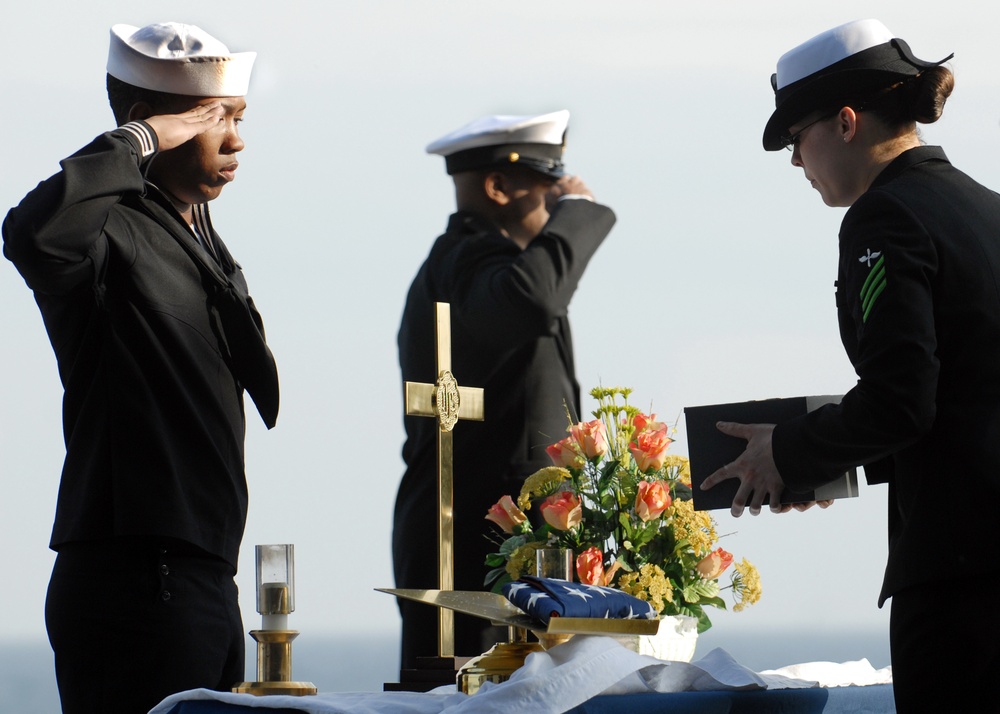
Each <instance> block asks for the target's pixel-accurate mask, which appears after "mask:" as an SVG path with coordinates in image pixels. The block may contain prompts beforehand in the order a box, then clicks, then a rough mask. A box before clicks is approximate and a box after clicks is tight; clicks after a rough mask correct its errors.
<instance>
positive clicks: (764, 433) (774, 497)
mask: <svg viewBox="0 0 1000 714" xmlns="http://www.w3.org/2000/svg"><path fill="white" fill-rule="evenodd" d="M716 428H717V429H718V430H719V431H721V432H722V433H723V434H728V435H729V436H735V437H738V438H740V439H745V440H746V442H747V448H746V450H745V451H744V452H743V453H742V454H741V455H740V457H739V458H738V459H736V460H735V461H733V462H732V463H729V464H727V465H725V466H723V467H722V468H721V469H719V470H718V471H716V472H715V473H713V474H712V475H711V476H709V477H708V478H706V479H705V481H704V482H703V483H702V484H701V489H702V490H703V491H705V490H708V489H710V488H712V486H715V485H716V484H717V483H720V482H722V481H725V480H726V479H731V478H735V479H739V481H740V486H739V488H738V489H737V491H736V496H735V497H734V498H733V505H732V509H731V513H732V514H733V516H734V517H736V518H739V517H740V516H741V515H743V509H744V508H745V507H747V506H748V505H749V508H750V515H752V516H756V515H758V514H759V513H760V507H761V505H762V504H763V502H764V498H765V497H767V498H768V499H769V502H770V504H771V510H772V511H774V512H775V513H781V512H782V510H783V506H782V505H781V493H782V491H784V490H785V483H784V481H782V480H781V475H780V474H779V473H778V467H777V466H775V465H774V455H773V453H772V452H771V434H772V433H773V432H774V424H736V423H733V422H726V421H720V422H719V423H718V424H716ZM785 510H787V509H785Z"/></svg>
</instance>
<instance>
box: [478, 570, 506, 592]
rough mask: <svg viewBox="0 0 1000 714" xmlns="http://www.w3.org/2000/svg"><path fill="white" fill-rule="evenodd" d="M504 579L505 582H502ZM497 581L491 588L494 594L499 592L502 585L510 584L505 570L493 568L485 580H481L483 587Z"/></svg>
mask: <svg viewBox="0 0 1000 714" xmlns="http://www.w3.org/2000/svg"><path fill="white" fill-rule="evenodd" d="M504 577H506V580H504ZM494 581H498V582H497V583H496V584H495V585H494V586H493V591H494V592H500V590H499V588H501V587H503V585H504V584H506V583H509V582H511V579H510V575H508V574H507V569H506V568H493V570H491V571H489V572H488V573H486V578H485V579H484V580H483V586H484V587H485V586H488V585H489V584H490V583H492V582H494Z"/></svg>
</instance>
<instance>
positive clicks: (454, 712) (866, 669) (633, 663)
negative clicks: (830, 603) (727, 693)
mask: <svg viewBox="0 0 1000 714" xmlns="http://www.w3.org/2000/svg"><path fill="white" fill-rule="evenodd" d="M891 681H892V672H891V669H890V668H888V667H887V668H885V669H881V670H876V669H874V668H873V667H872V666H871V665H870V664H869V663H868V661H867V660H861V661H859V662H845V663H833V662H812V663H807V664H800V665H793V666H790V667H785V668H782V669H780V670H770V671H767V672H760V673H757V672H753V671H751V670H749V669H747V668H746V667H743V666H742V665H740V664H739V663H738V662H736V661H735V660H734V659H733V658H732V657H731V656H730V655H729V653H727V652H726V651H725V650H722V649H714V650H712V651H711V652H709V653H708V655H706V656H705V657H702V658H701V659H699V660H697V661H695V662H692V663H690V664H689V663H685V662H663V661H661V660H657V659H654V658H652V657H648V656H645V655H638V654H635V653H634V652H631V651H629V650H627V649H625V648H624V647H622V646H621V645H619V644H618V643H617V642H616V641H615V640H613V639H611V638H608V637H592V636H579V635H578V636H576V637H574V638H572V639H571V640H569V642H567V643H565V644H562V645H559V646H558V647H554V648H552V649H551V650H549V651H547V652H536V653H534V654H531V655H529V656H528V659H527V660H526V661H525V664H524V666H523V667H522V668H521V669H519V670H518V671H517V672H515V673H514V675H513V676H512V677H511V678H510V680H508V681H507V682H504V683H503V684H489V683H488V684H486V685H484V686H483V688H482V689H480V691H479V692H478V693H477V694H475V695H474V696H472V697H469V696H466V695H464V694H461V693H458V692H456V691H455V688H454V687H450V686H449V687H439V688H438V689H435V690H434V691H432V692H428V693H416V692H352V693H340V692H337V693H326V694H323V693H320V694H318V695H316V696H309V697H289V696H267V697H256V696H253V695H250V694H233V693H229V692H213V691H210V690H207V689H194V690H191V691H188V692H181V693H179V694H174V695H172V696H170V697H167V698H166V699H164V700H163V701H162V702H161V703H160V704H159V705H157V706H156V707H154V708H153V709H152V710H151V712H150V714H167V712H169V711H170V710H171V709H172V708H173V707H174V706H175V705H176V704H177V703H178V702H180V701H184V700H194V699H214V700H216V701H221V702H228V703H231V704H239V705H241V706H244V707H259V708H262V709H268V708H272V709H276V708H283V707H287V708H294V709H299V710H301V711H304V712H309V713H310V714H400V713H412V714H467V713H468V712H475V713H476V714H510V712H512V711H518V710H521V711H531V712H533V713H537V714H560V713H561V712H565V711H568V710H569V709H572V708H573V707H575V706H577V705H578V704H581V703H583V702H585V701H587V700H588V699H591V698H593V697H595V696H597V695H599V694H632V693H637V692H651V691H652V692H691V691H697V692H703V691H716V690H750V689H786V688H795V687H818V686H826V687H836V686H865V685H869V684H886V683H891Z"/></svg>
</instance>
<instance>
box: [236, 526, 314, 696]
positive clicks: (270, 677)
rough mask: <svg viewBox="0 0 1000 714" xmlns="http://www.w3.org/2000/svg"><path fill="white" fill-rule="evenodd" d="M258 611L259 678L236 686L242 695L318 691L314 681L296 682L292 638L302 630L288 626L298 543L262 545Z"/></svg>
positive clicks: (258, 549) (292, 607)
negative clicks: (259, 617) (259, 615)
mask: <svg viewBox="0 0 1000 714" xmlns="http://www.w3.org/2000/svg"><path fill="white" fill-rule="evenodd" d="M255 550H256V554H257V612H259V613H260V614H261V619H262V626H261V629H259V630H251V631H250V636H251V637H252V638H253V639H254V641H255V642H256V643H257V681H256V682H240V683H239V684H237V685H236V686H235V687H233V691H234V692H239V693H241V694H256V695H264V694H290V695H304V694H315V693H316V686H315V685H314V684H312V683H311V682H295V681H292V640H294V639H295V638H296V637H298V636H299V632H298V630H289V629H288V615H289V614H290V613H292V612H293V611H294V610H295V546H294V545H258V546H257V547H256V549H255Z"/></svg>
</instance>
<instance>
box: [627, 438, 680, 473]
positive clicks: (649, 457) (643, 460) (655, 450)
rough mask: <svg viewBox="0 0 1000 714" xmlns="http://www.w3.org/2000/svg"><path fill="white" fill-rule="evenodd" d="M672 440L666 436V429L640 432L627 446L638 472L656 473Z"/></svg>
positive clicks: (665, 456)
mask: <svg viewBox="0 0 1000 714" xmlns="http://www.w3.org/2000/svg"><path fill="white" fill-rule="evenodd" d="M673 441H674V440H673V439H671V438H670V437H669V436H667V428H666V426H664V427H663V429H662V430H660V429H657V430H655V431H653V430H645V431H640V432H639V433H637V434H636V435H635V439H634V440H633V441H632V443H631V444H629V447H628V448H629V451H631V452H632V458H634V459H635V463H636V465H637V466H638V467H639V471H641V472H642V473H648V472H650V471H656V470H658V469H659V468H660V467H661V466H663V462H664V461H665V460H666V458H667V448H669V446H670V445H671V444H672V443H673Z"/></svg>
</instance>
